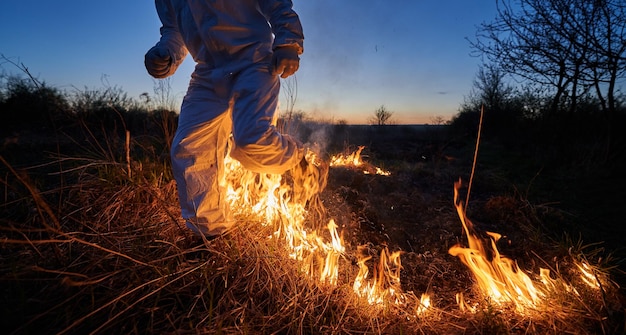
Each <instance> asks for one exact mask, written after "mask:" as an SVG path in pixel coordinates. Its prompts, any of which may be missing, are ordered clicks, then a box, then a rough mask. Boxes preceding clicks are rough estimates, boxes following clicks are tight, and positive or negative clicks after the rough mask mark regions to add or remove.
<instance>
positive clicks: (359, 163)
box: [330, 146, 391, 176]
mask: <svg viewBox="0 0 626 335" xmlns="http://www.w3.org/2000/svg"><path fill="white" fill-rule="evenodd" d="M364 148H365V147H364V146H359V147H358V149H357V150H356V151H354V152H352V153H350V154H347V155H344V154H338V155H334V156H332V157H331V158H330V166H354V167H363V168H364V169H363V173H364V174H372V173H374V174H377V175H381V176H389V175H391V172H389V171H386V170H383V169H381V168H379V167H377V166H371V165H370V164H366V163H364V162H363V160H362V159H361V151H363V149H364Z"/></svg>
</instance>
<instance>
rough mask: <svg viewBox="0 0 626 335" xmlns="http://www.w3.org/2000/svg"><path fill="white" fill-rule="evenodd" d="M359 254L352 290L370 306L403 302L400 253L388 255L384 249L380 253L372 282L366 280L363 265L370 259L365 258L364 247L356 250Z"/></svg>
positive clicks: (366, 268)
mask: <svg viewBox="0 0 626 335" xmlns="http://www.w3.org/2000/svg"><path fill="white" fill-rule="evenodd" d="M357 250H358V253H359V260H358V261H357V263H358V265H359V273H358V274H357V276H356V278H355V279H354V284H353V285H352V289H353V290H354V292H355V293H356V294H357V295H358V296H360V297H363V298H365V299H366V300H367V302H369V303H370V304H372V305H374V304H382V303H384V302H386V301H391V302H393V303H396V304H398V303H401V302H403V301H404V300H405V296H404V294H403V293H402V289H401V288H400V270H401V269H402V265H401V262H400V251H395V252H393V253H391V254H390V253H389V250H387V248H386V247H385V248H384V249H382V250H381V252H380V260H379V261H378V264H377V265H376V267H374V276H373V278H372V280H368V275H369V268H368V267H367V265H366V264H365V263H366V262H367V261H369V260H370V259H371V258H372V257H371V256H365V255H364V254H365V250H366V247H365V246H359V247H358V248H357Z"/></svg>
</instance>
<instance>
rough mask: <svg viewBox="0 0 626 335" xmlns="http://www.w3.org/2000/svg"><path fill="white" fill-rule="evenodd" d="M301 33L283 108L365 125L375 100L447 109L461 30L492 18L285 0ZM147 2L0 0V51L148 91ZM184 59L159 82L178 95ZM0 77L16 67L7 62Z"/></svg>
mask: <svg viewBox="0 0 626 335" xmlns="http://www.w3.org/2000/svg"><path fill="white" fill-rule="evenodd" d="M293 2H294V9H295V10H296V11H297V12H298V14H299V15H300V19H301V21H302V25H303V27H304V34H305V52H304V55H303V56H302V58H301V66H300V71H299V72H298V73H297V77H296V79H297V85H298V96H297V102H296V106H295V109H299V110H303V111H305V112H306V113H307V114H308V115H310V116H312V117H314V118H323V119H326V120H334V121H337V120H347V121H348V122H349V123H353V124H362V123H367V119H368V118H370V117H371V116H372V115H373V114H374V111H375V110H376V109H377V108H378V107H380V106H381V105H385V107H386V108H387V109H388V110H390V111H392V112H393V113H394V116H393V118H394V120H395V122H396V123H408V124H410V123H429V122H431V120H432V118H433V117H436V116H441V117H444V118H446V119H448V118H450V117H451V116H452V115H454V114H456V113H457V111H458V108H459V106H460V104H461V103H462V102H463V98H464V96H466V95H467V94H468V93H469V92H470V90H471V88H472V81H473V79H474V76H475V74H476V71H477V70H478V65H479V63H480V60H479V59H477V58H474V57H471V56H470V55H469V54H470V51H471V50H470V48H469V43H468V42H467V40H466V39H465V38H466V37H469V38H473V36H474V34H475V32H476V26H477V25H478V24H480V23H481V22H484V21H492V20H493V19H494V17H495V11H496V8H495V0H447V1H437V0H399V1H389V0H293ZM159 27H160V22H159V20H158V17H157V14H156V11H155V9H154V2H153V1H149V0H108V1H91V0H60V1H49V0H20V1H8V0H7V1H3V2H2V3H1V4H0V54H3V55H4V56H6V57H8V58H10V59H12V60H14V61H19V62H22V63H24V64H25V65H26V66H27V67H28V68H29V70H30V71H31V73H32V74H34V75H35V76H37V77H38V78H39V79H41V80H43V81H45V82H46V83H47V84H49V85H51V86H55V87H57V88H60V89H62V90H68V91H71V90H74V89H85V88H88V89H98V88H103V87H105V85H107V84H108V85H111V86H118V87H120V88H122V89H123V90H124V91H125V92H127V93H128V95H129V96H130V97H133V98H138V96H139V95H140V94H141V93H143V92H148V93H150V94H153V87H154V81H153V79H152V78H151V77H150V76H149V75H148V74H147V73H146V71H145V69H144V66H143V57H144V54H145V52H146V51H147V50H148V49H149V48H150V47H151V46H152V45H154V44H155V43H156V41H157V40H158V38H159ZM193 65H194V64H193V60H192V59H191V57H188V58H187V60H186V61H185V63H183V65H182V66H181V68H179V70H178V72H177V73H176V74H175V75H174V77H173V78H172V79H171V85H172V93H173V94H175V95H176V97H177V98H178V99H179V100H180V99H182V96H183V95H184V93H185V91H186V88H187V83H188V80H189V76H190V74H191V71H192V70H193ZM0 70H1V71H3V72H4V74H7V73H18V72H19V71H17V70H16V69H15V68H14V67H12V66H11V65H9V64H6V63H5V64H3V65H1V69H0Z"/></svg>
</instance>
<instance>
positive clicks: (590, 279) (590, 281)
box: [576, 261, 601, 288]
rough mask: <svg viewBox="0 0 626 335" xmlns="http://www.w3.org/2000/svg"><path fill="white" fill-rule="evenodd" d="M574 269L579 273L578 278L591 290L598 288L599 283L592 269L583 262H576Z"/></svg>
mask: <svg viewBox="0 0 626 335" xmlns="http://www.w3.org/2000/svg"><path fill="white" fill-rule="evenodd" d="M576 267H578V269H579V270H580V272H581V275H580V278H581V279H582V281H583V282H584V283H585V284H587V285H588V286H589V287H591V288H600V286H601V285H600V282H599V281H598V277H597V276H596V273H595V271H594V270H593V268H592V267H591V266H590V265H589V264H587V262H585V261H581V262H576Z"/></svg>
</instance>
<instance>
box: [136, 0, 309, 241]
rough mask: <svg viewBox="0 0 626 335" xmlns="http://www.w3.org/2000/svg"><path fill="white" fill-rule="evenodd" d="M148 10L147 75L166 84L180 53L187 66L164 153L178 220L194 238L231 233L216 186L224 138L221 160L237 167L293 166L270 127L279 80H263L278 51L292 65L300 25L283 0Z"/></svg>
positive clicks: (190, 3)
mask: <svg viewBox="0 0 626 335" xmlns="http://www.w3.org/2000/svg"><path fill="white" fill-rule="evenodd" d="M155 4H156V9H157V13H158V15H159V18H160V20H161V23H162V27H161V30H160V32H161V38H160V40H159V42H158V43H157V44H156V45H155V46H154V47H153V48H152V49H150V51H148V53H147V54H146V60H145V63H146V68H147V70H148V72H149V73H150V74H151V75H152V76H154V77H156V78H165V77H167V76H170V75H172V74H173V73H174V72H175V71H176V69H177V68H178V66H179V65H180V64H181V63H182V62H183V60H184V58H185V57H186V56H187V53H189V54H191V56H192V57H193V59H194V60H195V62H196V67H195V70H194V72H193V74H192V76H191V80H190V83H189V88H188V90H187V94H186V95H185V97H184V99H183V103H182V106H181V112H180V117H179V122H178V129H177V131H176V135H175V137H174V140H173V143H172V150H171V158H172V169H173V173H174V178H175V179H176V182H177V186H178V194H179V200H180V205H181V209H182V216H183V218H184V219H185V220H186V222H187V227H189V228H191V229H192V230H194V231H195V232H196V233H202V234H205V235H209V236H214V235H219V234H222V233H224V232H226V231H228V230H229V229H230V228H232V226H233V221H232V219H231V217H230V215H229V209H228V203H227V201H226V199H225V178H224V157H225V154H226V150H227V146H228V143H229V137H230V135H231V134H232V142H231V143H232V148H230V155H231V156H232V157H233V158H235V159H237V160H238V161H239V162H241V164H242V165H243V166H244V167H245V168H246V169H249V170H252V171H255V172H264V173H277V174H280V173H283V172H285V171H286V170H288V169H290V168H292V167H294V166H295V165H296V164H298V162H299V161H300V160H301V159H302V156H303V149H302V148H301V146H300V144H299V143H298V142H297V141H296V140H294V139H293V138H291V137H290V136H288V135H283V134H280V133H279V132H278V131H277V130H276V128H275V127H274V125H275V117H276V115H275V114H276V109H277V106H278V97H279V88H280V82H279V78H278V76H277V75H275V74H274V73H273V67H274V66H275V64H274V62H276V57H277V55H278V54H279V53H280V52H283V51H285V50H286V52H287V53H292V55H295V58H296V60H297V59H298V57H297V56H298V55H299V54H301V53H302V50H303V49H302V47H303V38H304V37H303V33H302V27H301V24H300V20H299V18H298V16H297V14H296V13H295V12H294V11H293V9H292V2H291V0H156V1H155ZM295 65H296V66H295V67H296V68H295V69H291V73H293V72H294V71H295V70H297V62H296V64H295ZM286 72H287V71H286ZM291 73H289V74H291ZM287 75H288V74H287ZM284 76H285V74H283V77H284Z"/></svg>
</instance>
